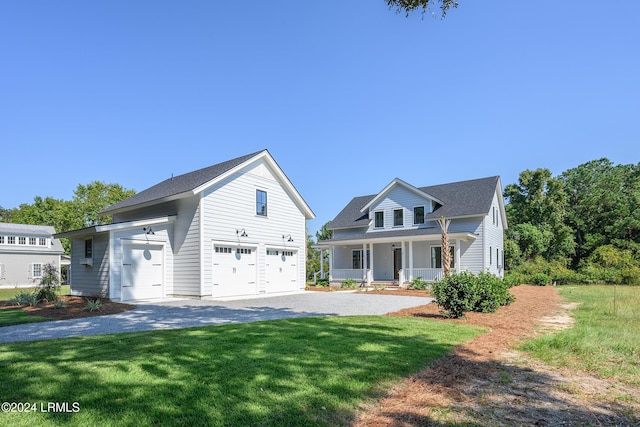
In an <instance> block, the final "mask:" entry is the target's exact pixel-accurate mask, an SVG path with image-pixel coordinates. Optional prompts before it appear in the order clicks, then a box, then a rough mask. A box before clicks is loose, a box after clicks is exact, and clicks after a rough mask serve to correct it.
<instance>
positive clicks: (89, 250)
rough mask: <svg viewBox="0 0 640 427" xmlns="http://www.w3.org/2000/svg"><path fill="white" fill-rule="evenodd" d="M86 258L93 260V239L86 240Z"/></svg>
mask: <svg viewBox="0 0 640 427" xmlns="http://www.w3.org/2000/svg"><path fill="white" fill-rule="evenodd" d="M84 257H85V258H93V239H85V240H84Z"/></svg>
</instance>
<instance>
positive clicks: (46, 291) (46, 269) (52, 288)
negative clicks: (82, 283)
mask: <svg viewBox="0 0 640 427" xmlns="http://www.w3.org/2000/svg"><path fill="white" fill-rule="evenodd" d="M59 277H60V274H59V273H58V269H57V268H56V266H55V265H53V264H45V265H44V266H43V267H42V278H41V279H40V283H39V284H38V289H37V290H36V295H37V296H38V299H39V300H41V301H49V302H55V301H57V300H58V291H59V290H60V279H59Z"/></svg>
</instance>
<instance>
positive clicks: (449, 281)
mask: <svg viewBox="0 0 640 427" xmlns="http://www.w3.org/2000/svg"><path fill="white" fill-rule="evenodd" d="M474 282H475V276H474V275H473V274H471V273H469V272H466V271H463V272H461V273H451V274H449V275H447V276H445V277H444V278H443V279H442V280H439V281H437V282H435V283H434V284H433V285H432V286H431V295H433V297H434V298H435V300H436V304H438V305H439V306H440V308H441V311H442V314H443V315H444V316H445V317H452V318H454V319H459V318H461V317H462V316H464V313H466V312H467V311H471V309H473V307H474V306H475V303H476V301H475V289H474V287H475V283H474Z"/></svg>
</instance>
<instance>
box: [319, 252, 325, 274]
mask: <svg viewBox="0 0 640 427" xmlns="http://www.w3.org/2000/svg"><path fill="white" fill-rule="evenodd" d="M320 278H321V279H324V249H320Z"/></svg>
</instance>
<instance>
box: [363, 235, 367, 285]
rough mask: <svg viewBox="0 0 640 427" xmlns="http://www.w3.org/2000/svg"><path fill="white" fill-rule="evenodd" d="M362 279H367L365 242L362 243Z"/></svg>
mask: <svg viewBox="0 0 640 427" xmlns="http://www.w3.org/2000/svg"><path fill="white" fill-rule="evenodd" d="M362 276H363V277H362V280H363V281H365V282H366V281H367V244H366V243H363V244H362Z"/></svg>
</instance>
